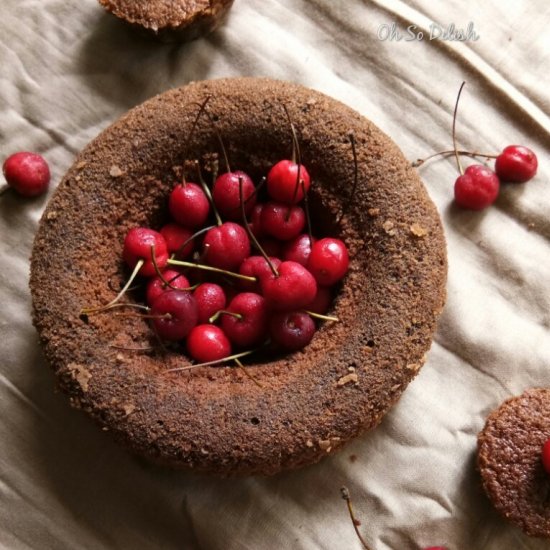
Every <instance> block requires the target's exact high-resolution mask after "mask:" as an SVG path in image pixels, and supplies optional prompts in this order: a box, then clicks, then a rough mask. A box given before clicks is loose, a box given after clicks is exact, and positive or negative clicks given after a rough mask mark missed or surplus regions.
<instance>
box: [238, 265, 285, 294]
mask: <svg viewBox="0 0 550 550" xmlns="http://www.w3.org/2000/svg"><path fill="white" fill-rule="evenodd" d="M269 260H270V261H271V263H272V265H273V267H275V269H278V268H279V266H280V265H281V260H279V258H273V257H270V258H269ZM239 273H240V274H241V275H246V276H248V277H256V279H257V281H256V282H255V283H253V282H252V281H244V280H242V281H239V286H240V287H241V288H242V289H243V290H248V291H249V292H256V293H257V294H260V293H261V285H260V278H261V277H263V276H264V275H269V274H271V273H272V271H271V268H270V267H269V264H268V263H267V260H266V259H265V258H264V257H263V256H249V257H248V258H246V259H245V260H244V262H243V263H242V264H241V266H240V267H239Z"/></svg>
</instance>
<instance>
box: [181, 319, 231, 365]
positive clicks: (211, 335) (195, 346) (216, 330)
mask: <svg viewBox="0 0 550 550" xmlns="http://www.w3.org/2000/svg"><path fill="white" fill-rule="evenodd" d="M187 351H188V352H189V355H190V356H191V357H192V358H193V359H195V360H196V361H199V362H200V363H208V362H209V361H219V360H220V359H223V358H224V357H229V356H230V355H231V342H230V341H229V339H228V338H227V336H226V335H225V333H224V332H223V330H222V329H221V328H220V327H218V326H216V325H211V324H203V325H197V326H196V327H194V328H193V329H192V330H191V332H190V333H189V336H188V337H187Z"/></svg>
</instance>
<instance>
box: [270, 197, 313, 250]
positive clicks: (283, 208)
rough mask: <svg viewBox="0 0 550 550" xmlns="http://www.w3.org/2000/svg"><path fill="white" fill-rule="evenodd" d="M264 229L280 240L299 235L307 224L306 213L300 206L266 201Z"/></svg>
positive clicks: (287, 239)
mask: <svg viewBox="0 0 550 550" xmlns="http://www.w3.org/2000/svg"><path fill="white" fill-rule="evenodd" d="M261 223H262V230H263V232H264V233H265V234H266V235H269V236H271V237H275V238H276V239H279V240H280V241H289V240H291V239H294V238H295V237H297V236H298V235H299V234H300V233H301V232H302V230H303V229H304V227H305V225H306V214H305V212H304V209H303V208H301V207H300V206H291V205H288V204H283V203H281V202H266V203H265V204H264V207H263V209H262V214H261Z"/></svg>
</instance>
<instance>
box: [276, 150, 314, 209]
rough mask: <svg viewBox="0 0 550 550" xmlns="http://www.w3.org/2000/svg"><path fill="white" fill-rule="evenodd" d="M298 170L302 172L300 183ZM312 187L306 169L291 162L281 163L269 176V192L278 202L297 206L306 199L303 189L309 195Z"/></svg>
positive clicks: (282, 161) (283, 161)
mask: <svg viewBox="0 0 550 550" xmlns="http://www.w3.org/2000/svg"><path fill="white" fill-rule="evenodd" d="M298 168H299V170H300V176H299V178H300V181H299V182H298ZM297 184H298V185H297ZM310 186H311V179H310V177H309V174H308V171H307V170H306V167H305V166H304V165H303V164H300V165H298V164H296V163H295V162H292V161H291V160H281V161H279V162H278V163H277V164H275V165H274V166H273V167H272V168H271V170H270V171H269V173H268V175H267V192H268V193H269V196H270V197H271V198H272V199H273V200H275V201H277V202H282V203H286V204H297V203H299V202H300V201H301V200H302V199H303V198H304V192H303V188H305V191H306V193H307V192H308V190H309V188H310Z"/></svg>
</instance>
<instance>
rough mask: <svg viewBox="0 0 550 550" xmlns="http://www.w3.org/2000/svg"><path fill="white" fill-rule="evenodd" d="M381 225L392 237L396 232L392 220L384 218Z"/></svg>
mask: <svg viewBox="0 0 550 550" xmlns="http://www.w3.org/2000/svg"><path fill="white" fill-rule="evenodd" d="M382 227H383V228H384V231H385V232H386V233H387V234H388V235H389V236H390V237H393V236H394V235H395V234H396V233H397V230H396V229H395V223H394V222H392V221H391V220H386V221H385V222H384V223H383V224H382Z"/></svg>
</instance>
